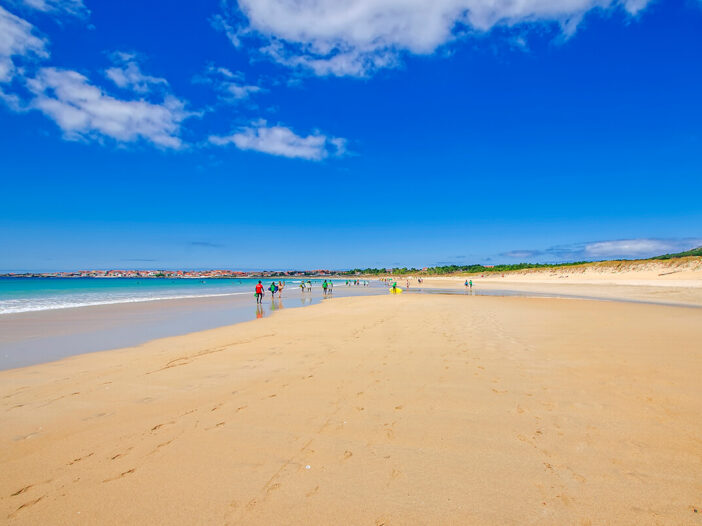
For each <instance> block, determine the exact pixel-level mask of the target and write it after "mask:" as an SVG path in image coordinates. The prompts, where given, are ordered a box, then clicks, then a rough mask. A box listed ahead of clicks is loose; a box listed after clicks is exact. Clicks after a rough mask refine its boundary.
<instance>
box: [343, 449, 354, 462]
mask: <svg viewBox="0 0 702 526" xmlns="http://www.w3.org/2000/svg"><path fill="white" fill-rule="evenodd" d="M352 456H353V453H352V452H351V451H349V450H346V451H344V460H347V459H349V458H351V457H352Z"/></svg>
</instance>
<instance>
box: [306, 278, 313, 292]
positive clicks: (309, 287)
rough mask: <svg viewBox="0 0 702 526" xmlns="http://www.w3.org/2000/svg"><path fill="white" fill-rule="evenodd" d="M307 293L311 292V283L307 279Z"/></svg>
mask: <svg viewBox="0 0 702 526" xmlns="http://www.w3.org/2000/svg"><path fill="white" fill-rule="evenodd" d="M307 292H312V282H311V281H310V280H309V279H308V280H307Z"/></svg>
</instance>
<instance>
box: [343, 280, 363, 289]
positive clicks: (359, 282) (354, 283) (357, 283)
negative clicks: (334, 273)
mask: <svg viewBox="0 0 702 526" xmlns="http://www.w3.org/2000/svg"><path fill="white" fill-rule="evenodd" d="M346 286H347V287H351V286H354V287H367V286H368V282H367V281H365V280H361V279H347V280H346Z"/></svg>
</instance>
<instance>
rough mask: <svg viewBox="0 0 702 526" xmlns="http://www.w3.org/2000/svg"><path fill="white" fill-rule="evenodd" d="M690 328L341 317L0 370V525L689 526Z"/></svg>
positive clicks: (664, 313)
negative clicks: (352, 525) (360, 525)
mask: <svg viewBox="0 0 702 526" xmlns="http://www.w3.org/2000/svg"><path fill="white" fill-rule="evenodd" d="M701 322H702V316H701V314H700V310H699V309H691V308H684V307H665V306H656V305H645V304H632V303H615V302H596V301H584V300H560V299H538V298H534V299H532V298H514V297H505V298H496V297H478V296H475V297H464V296H460V295H459V296H455V295H405V294H402V295H399V296H390V295H388V296H381V297H366V298H345V299H335V300H333V301H328V302H323V303H322V304H320V305H314V306H311V307H308V308H305V309H292V310H289V309H285V310H283V311H280V312H277V313H276V314H275V315H274V316H272V317H269V318H266V319H263V320H257V321H254V322H248V323H242V324H238V325H235V326H231V327H223V328H219V329H214V330H210V331H205V332H200V333H194V334H189V335H185V336H178V337H174V338H167V339H162V340H156V341H153V342H150V343H147V344H145V345H142V346H140V347H137V348H128V349H122V350H116V351H109V352H103V353H93V354H87V355H82V356H75V357H71V358H67V359H64V360H61V361H59V362H54V363H49V364H42V365H37V366H32V367H26V368H22V369H15V370H11V371H4V372H0V414H1V415H2V417H1V418H2V425H1V426H0V444H1V447H0V465H1V467H2V469H1V470H0V517H2V519H3V521H5V522H6V523H9V524H212V523H215V524H371V525H373V524H697V523H699V520H700V512H699V510H700V507H702V501H700V495H702V454H701V453H700V452H701V451H702V426H700V424H699V418H700V417H699V415H700V414H702V382H700V372H701V371H702V345H701V344H700V342H701V341H702V323H701ZM696 510H697V511H696Z"/></svg>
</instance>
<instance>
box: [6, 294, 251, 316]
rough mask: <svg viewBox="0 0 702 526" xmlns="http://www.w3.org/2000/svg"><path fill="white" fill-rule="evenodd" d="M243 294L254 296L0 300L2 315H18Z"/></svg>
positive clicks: (79, 297) (83, 296)
mask: <svg viewBox="0 0 702 526" xmlns="http://www.w3.org/2000/svg"><path fill="white" fill-rule="evenodd" d="M242 294H252V295H253V293H252V292H248V291H247V292H226V293H222V294H186V295H183V294H181V295H165V296H112V297H106V296H104V295H101V294H100V295H98V294H96V295H95V296H98V297H94V298H89V297H86V296H91V295H90V294H85V295H63V296H54V297H51V296H48V297H43V298H21V299H12V300H0V315H2V314H18V313H21V312H36V311H43V310H56V309H71V308H75V307H93V306H96V305H115V304H119V303H140V302H145V301H160V300H177V299H187V298H213V297H219V296H239V295H242Z"/></svg>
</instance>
